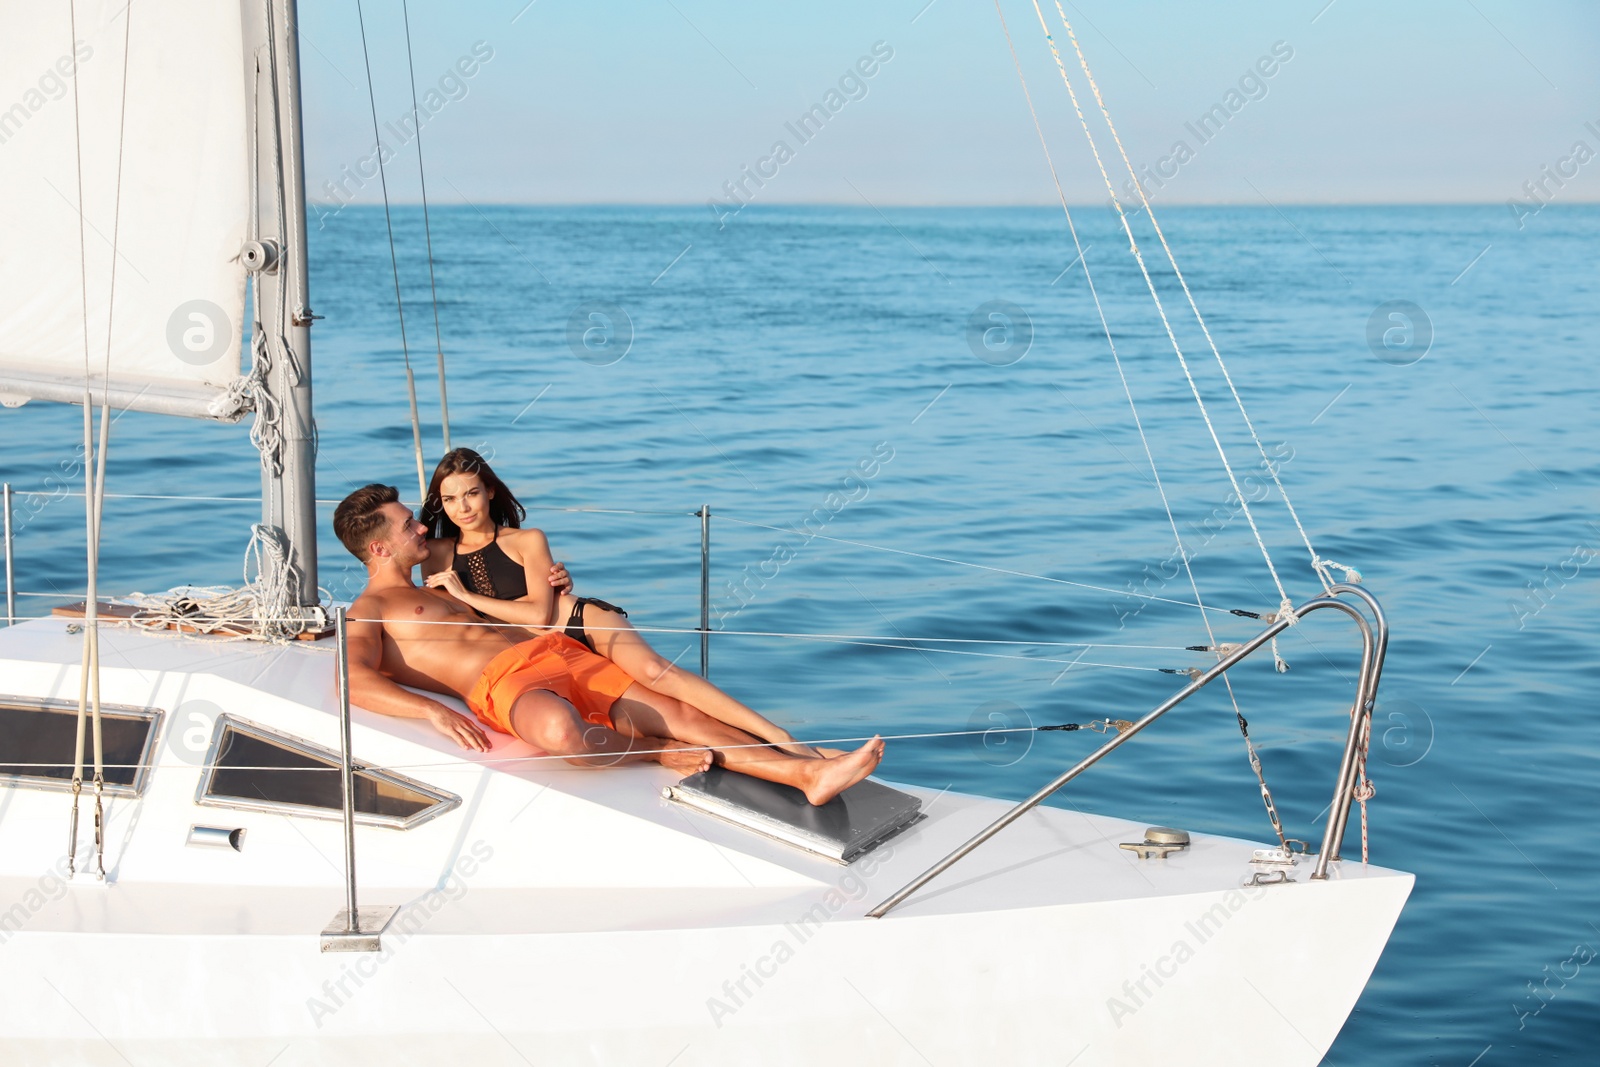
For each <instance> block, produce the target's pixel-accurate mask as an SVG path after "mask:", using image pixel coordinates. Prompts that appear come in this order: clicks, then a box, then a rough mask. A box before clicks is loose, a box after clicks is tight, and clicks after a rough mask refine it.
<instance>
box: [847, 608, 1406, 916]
mask: <svg viewBox="0 0 1600 1067" xmlns="http://www.w3.org/2000/svg"><path fill="white" fill-rule="evenodd" d="M1344 593H1353V594H1355V595H1356V596H1358V597H1359V598H1361V599H1362V600H1363V601H1365V602H1366V604H1367V605H1368V606H1369V607H1371V608H1372V610H1373V612H1374V613H1375V617H1376V622H1377V630H1378V632H1377V634H1374V632H1373V627H1372V626H1370V625H1368V622H1367V618H1366V616H1365V615H1363V614H1362V613H1361V612H1360V611H1359V610H1357V609H1356V608H1354V607H1352V606H1350V605H1349V604H1346V603H1345V602H1344V601H1342V600H1339V599H1337V597H1338V596H1339V595H1341V594H1344ZM1321 608H1333V609H1335V610H1337V611H1342V612H1344V613H1345V614H1346V615H1349V616H1350V617H1351V618H1352V619H1354V620H1355V623H1356V626H1357V627H1358V628H1359V629H1360V631H1361V676H1360V678H1359V679H1358V680H1357V682H1356V699H1355V702H1354V704H1353V705H1352V707H1351V709H1350V732H1349V736H1348V737H1347V739H1346V741H1345V750H1344V756H1343V758H1342V759H1341V761H1340V764H1339V775H1338V779H1337V781H1336V782H1335V785H1334V790H1335V792H1334V802H1333V804H1332V806H1331V808H1330V810H1329V813H1328V828H1327V831H1326V832H1325V833H1324V835H1323V848H1322V852H1321V854H1320V855H1319V856H1318V857H1317V865H1316V869H1315V870H1314V871H1313V873H1312V875H1311V877H1312V878H1313V879H1325V878H1327V876H1328V862H1329V860H1330V859H1334V858H1337V857H1336V856H1335V855H1334V852H1335V851H1336V850H1337V849H1338V847H1339V843H1340V842H1341V841H1342V840H1343V837H1344V821H1345V820H1346V819H1348V818H1349V815H1350V801H1351V791H1352V789H1353V787H1354V776H1355V774H1356V769H1357V759H1356V749H1357V747H1358V746H1359V744H1360V741H1361V737H1362V732H1363V731H1362V726H1363V721H1364V720H1365V721H1370V719H1371V715H1372V707H1373V703H1374V701H1375V700H1376V699H1377V693H1378V675H1379V673H1380V672H1381V670H1382V668H1383V656H1384V653H1385V652H1386V651H1387V647H1388V636H1389V629H1388V622H1387V620H1386V619H1385V617H1384V615H1383V610H1382V608H1380V607H1379V606H1378V602H1377V600H1376V599H1374V598H1373V596H1372V594H1370V593H1368V592H1367V591H1366V590H1364V589H1361V588H1360V587H1359V586H1349V585H1336V586H1333V587H1332V588H1331V589H1329V590H1328V592H1327V593H1326V594H1324V595H1323V596H1320V597H1317V598H1316V599H1314V600H1309V601H1307V602H1306V603H1304V604H1301V605H1300V606H1299V607H1297V608H1295V609H1294V617H1293V618H1281V619H1277V620H1275V621H1274V622H1273V624H1272V625H1271V626H1269V627H1267V628H1266V629H1265V630H1263V631H1262V632H1261V633H1259V634H1257V635H1256V636H1255V637H1253V638H1251V639H1250V640H1249V641H1246V642H1245V643H1244V644H1242V645H1240V646H1239V648H1237V649H1236V650H1234V651H1233V652H1231V653H1229V654H1228V655H1227V656H1226V657H1224V658H1223V659H1222V660H1220V661H1219V662H1218V663H1217V665H1216V666H1214V667H1212V668H1211V669H1210V670H1208V671H1206V672H1205V673H1204V674H1202V675H1201V676H1200V677H1198V678H1196V679H1195V680H1194V681H1192V682H1190V683H1189V684H1188V685H1187V686H1185V687H1184V688H1183V689H1181V690H1179V691H1178V692H1177V693H1175V694H1173V696H1171V697H1170V698H1168V699H1167V700H1166V701H1164V702H1163V703H1162V704H1160V705H1159V706H1158V707H1156V708H1155V709H1154V710H1153V711H1151V712H1150V713H1149V714H1148V715H1146V716H1145V717H1144V718H1142V719H1140V720H1139V721H1138V722H1136V723H1134V724H1133V725H1132V726H1131V727H1129V728H1128V729H1127V730H1125V731H1123V732H1122V733H1119V734H1118V735H1117V736H1116V737H1114V738H1112V739H1111V740H1110V741H1108V742H1106V743H1105V744H1104V745H1102V746H1101V747H1100V748H1098V749H1096V750H1095V751H1094V752H1092V753H1090V754H1089V755H1088V756H1086V757H1085V758H1084V759H1082V760H1080V761H1079V762H1078V764H1077V765H1076V766H1074V767H1073V768H1072V769H1071V770H1068V771H1066V772H1065V773H1064V774H1062V775H1060V776H1059V777H1058V778H1056V779H1055V780H1054V781H1052V782H1051V783H1050V784H1049V785H1046V786H1045V787H1044V788H1043V789H1040V790H1039V791H1038V792H1037V793H1035V794H1033V796H1031V797H1029V798H1028V799H1027V800H1024V801H1022V802H1021V803H1020V804H1018V805H1017V806H1016V807H1014V808H1012V809H1011V810H1010V811H1008V812H1006V813H1005V814H1004V815H1002V816H1000V818H998V819H996V820H995V821H994V822H992V823H990V824H989V825H988V826H986V827H985V828H984V829H982V830H981V831H979V832H978V833H977V834H976V835H975V836H973V837H972V838H971V839H970V840H968V841H967V842H966V843H965V844H963V845H961V846H960V847H959V848H957V849H956V850H955V851H954V852H951V853H950V854H949V855H948V856H946V857H945V858H944V859H942V860H940V861H939V862H938V863H936V864H934V865H933V866H932V867H930V868H929V869H928V870H926V871H924V872H923V873H922V874H920V875H918V876H917V877H916V878H914V879H912V881H911V882H910V883H908V884H907V885H906V886H905V887H904V888H902V889H901V890H900V891H899V892H897V893H895V894H894V895H893V896H891V897H889V898H888V899H887V900H885V901H884V902H883V903H881V904H879V905H878V906H877V907H875V908H873V909H872V910H871V911H869V912H867V916H868V917H869V918H873V919H881V918H883V916H885V915H887V914H888V913H889V911H890V910H891V909H892V908H895V907H897V906H898V905H900V904H901V903H903V902H904V901H905V900H906V899H907V898H908V897H910V896H911V895H912V894H913V893H915V892H916V891H917V890H919V889H921V888H922V887H923V886H925V885H927V884H928V883H929V882H931V881H933V880H934V879H935V878H937V877H938V876H939V875H941V874H943V873H944V872H945V871H947V870H949V869H950V868H951V867H953V866H954V865H955V864H956V863H958V862H959V861H960V860H961V859H963V858H964V857H965V856H967V855H968V854H969V853H970V852H972V851H973V850H974V849H976V848H977V847H978V846H979V845H981V844H983V843H984V842H985V841H987V840H989V839H990V838H991V837H993V836H994V835H995V834H997V833H999V832H1000V831H1001V830H1004V829H1005V828H1006V827H1007V826H1009V825H1011V824H1012V823H1013V822H1015V821H1016V820H1018V819H1020V818H1021V817H1022V816H1023V815H1026V814H1027V813H1028V812H1030V811H1032V810H1033V809H1034V808H1036V807H1038V806H1039V805H1040V804H1041V803H1043V802H1044V801H1045V800H1046V799H1047V798H1048V797H1049V796H1050V795H1051V794H1053V793H1055V792H1056V791H1057V790H1058V789H1060V788H1061V787H1062V786H1064V785H1066V784H1067V783H1068V782H1070V781H1072V779H1074V778H1076V777H1077V776H1078V775H1080V774H1082V773H1083V772H1084V771H1086V770H1088V769H1089V768H1090V767H1092V766H1094V765H1095V764H1096V763H1098V762H1100V760H1102V759H1104V758H1105V757H1106V756H1108V755H1110V754H1111V752H1112V751H1113V750H1115V749H1116V748H1118V747H1120V746H1121V745H1122V744H1123V743H1124V742H1127V741H1129V740H1131V739H1132V738H1133V737H1134V735H1136V734H1137V733H1139V732H1140V731H1141V730H1143V729H1144V728H1145V727H1146V726H1149V725H1150V724H1151V723H1153V722H1155V721H1156V720H1157V719H1159V718H1161V716H1163V715H1165V714H1166V713H1167V712H1169V711H1171V710H1172V709H1173V708H1175V707H1177V706H1178V705H1179V704H1181V703H1183V702H1184V701H1185V700H1187V699H1189V697H1191V696H1193V695H1194V694H1195V693H1197V692H1199V691H1200V690H1201V689H1203V688H1205V687H1206V686H1207V685H1208V684H1210V683H1211V682H1213V681H1215V680H1216V679H1217V678H1219V677H1221V676H1222V675H1223V674H1225V673H1226V672H1227V671H1228V669H1229V668H1231V667H1232V666H1233V665H1234V664H1236V663H1238V662H1240V661H1241V660H1243V659H1245V658H1246V657H1247V656H1249V655H1250V654H1251V653H1252V652H1254V651H1256V650H1257V649H1259V648H1260V647H1261V646H1262V645H1265V644H1267V643H1268V642H1269V641H1271V640H1272V639H1273V638H1274V637H1277V636H1278V635H1279V634H1281V633H1283V631H1284V630H1287V629H1288V628H1289V627H1290V626H1291V625H1293V623H1294V622H1295V621H1297V620H1299V619H1303V618H1305V616H1306V615H1308V614H1310V613H1311V612H1313V611H1317V610H1319V609H1321Z"/></svg>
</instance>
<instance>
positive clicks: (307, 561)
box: [240, 0, 318, 608]
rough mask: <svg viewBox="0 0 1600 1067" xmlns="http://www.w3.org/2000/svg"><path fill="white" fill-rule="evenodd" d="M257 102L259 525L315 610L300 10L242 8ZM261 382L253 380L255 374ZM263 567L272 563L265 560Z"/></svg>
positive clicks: (271, 0)
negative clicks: (279, 549)
mask: <svg viewBox="0 0 1600 1067" xmlns="http://www.w3.org/2000/svg"><path fill="white" fill-rule="evenodd" d="M240 7H241V12H240V13H241V17H242V21H243V29H244V50H245V56H244V58H245V74H246V80H247V85H248V87H249V93H250V98H251V132H250V151H251V162H252V167H251V170H252V173H253V177H254V187H253V189H252V193H251V208H252V211H251V220H250V240H248V241H247V242H246V243H245V246H244V250H243V251H242V252H241V255H240V258H241V260H242V262H243V263H244V265H245V267H246V269H247V270H249V271H250V281H251V293H252V295H253V298H254V327H253V330H252V331H251V334H252V336H251V351H252V354H253V360H254V366H255V369H256V371H260V370H261V368H263V367H264V369H265V373H261V374H259V377H258V378H257V384H256V390H257V392H258V399H257V402H256V405H255V408H256V425H255V427H254V428H253V429H252V431H251V439H252V440H253V441H255V443H256V445H257V447H258V448H259V449H260V450H261V523H262V525H263V526H264V527H266V528H267V529H266V530H265V531H263V534H264V536H265V537H266V538H268V539H272V540H276V541H277V542H278V543H279V544H280V545H281V546H282V547H283V549H284V555H285V562H286V564H287V570H288V573H287V575H286V576H285V578H286V580H287V584H288V589H287V594H288V601H289V604H290V605H291V606H293V607H302V608H307V607H314V606H316V604H317V601H318V597H317V509H316V495H317V494H316V428H315V423H314V422H313V418H312V410H311V323H312V320H313V319H314V318H315V316H313V315H312V313H311V308H310V296H309V290H308V284H307V274H306V197H305V156H304V151H303V138H302V134H301V124H300V47H299V33H298V27H299V18H298V13H297V9H296V0H240ZM253 376H255V375H254V374H253ZM261 559H262V567H263V568H264V569H265V568H266V567H269V566H272V565H273V553H272V552H271V551H264V552H263V553H262V557H261Z"/></svg>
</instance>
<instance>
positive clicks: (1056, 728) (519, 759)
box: [6, 719, 1132, 774]
mask: <svg viewBox="0 0 1600 1067" xmlns="http://www.w3.org/2000/svg"><path fill="white" fill-rule="evenodd" d="M1119 724H1126V725H1132V724H1131V723H1128V721H1127V720H1126V719H1095V720H1092V721H1090V722H1087V723H1062V724H1059V725H1057V724H1053V723H1052V724H1051V725H1048V726H994V727H985V728H984V729H982V730H933V731H929V732H926V733H915V734H872V735H869V736H861V737H820V738H816V739H808V740H796V741H785V742H783V743H782V744H781V745H780V744H776V743H774V742H771V741H754V742H746V743H743V744H738V745H687V746H686V747H679V748H635V749H630V750H628V751H627V752H622V753H616V755H627V756H659V755H661V754H662V753H666V752H684V751H690V750H700V751H703V752H729V751H736V750H739V749H746V748H781V747H783V745H809V746H816V745H846V744H850V743H852V742H856V741H860V742H867V741H871V740H874V739H877V740H879V741H920V740H925V739H929V738H940V737H976V736H983V737H988V736H991V735H993V734H1031V733H1077V732H1082V731H1085V730H1087V731H1090V732H1092V733H1109V732H1111V731H1113V730H1116V731H1117V732H1119V733H1120V732H1121V730H1120V729H1119V728H1118V727H1119ZM517 740H521V739H520V738H517ZM524 744H526V742H524ZM603 755H604V754H602V756H603ZM568 758H570V757H567V756H553V755H551V754H549V753H542V754H540V755H537V756H500V757H497V758H494V759H481V760H465V759H463V760H456V761H453V762H449V763H444V762H437V763H385V764H381V765H380V764H375V763H362V762H360V761H357V763H356V767H355V770H356V773H357V774H364V773H369V774H382V773H385V772H393V771H423V770H449V769H452V768H455V769H458V770H473V769H475V768H478V767H483V766H487V765H490V764H499V763H537V762H541V761H544V760H566V759H568ZM589 758H590V759H594V758H595V757H593V756H591V757H589ZM6 766H8V767H59V766H61V764H60V763H43V762H40V763H15V762H10V763H7V764H6ZM106 766H107V768H108V769H111V770H136V771H137V770H162V769H165V768H181V767H187V768H189V769H190V770H193V769H194V766H193V764H189V763H183V762H178V763H110V764H107V765H106ZM227 769H228V770H230V771H259V772H270V771H280V772H285V773H289V774H315V773H317V772H319V771H320V772H324V773H329V774H338V773H342V771H343V768H341V767H337V766H334V767H285V766H283V765H282V764H276V765H271V764H261V765H258V766H253V767H251V766H236V765H234V764H231V763H230V764H228V765H227Z"/></svg>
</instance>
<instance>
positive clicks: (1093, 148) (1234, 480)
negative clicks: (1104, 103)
mask: <svg viewBox="0 0 1600 1067" xmlns="http://www.w3.org/2000/svg"><path fill="white" fill-rule="evenodd" d="M1032 3H1033V10H1034V14H1036V15H1037V16H1038V18H1039V28H1040V29H1041V30H1043V31H1044V38H1045V41H1046V42H1047V43H1048V44H1049V46H1050V55H1051V57H1052V58H1054V60H1055V64H1056V69H1057V70H1058V71H1060V72H1061V82H1062V84H1063V85H1065V86H1066V88H1067V95H1068V96H1069V97H1070V98H1071V100H1072V109H1073V111H1074V112H1076V113H1077V116H1078V122H1079V124H1080V125H1081V126H1082V127H1083V135H1084V137H1085V138H1086V139H1087V140H1088V142H1089V151H1090V152H1091V153H1092V154H1093V156H1094V161H1095V166H1096V167H1098V168H1099V170H1100V178H1101V180H1102V181H1104V182H1105V186H1106V192H1107V193H1108V194H1110V196H1111V206H1112V207H1113V208H1115V209H1116V212H1117V220H1118V221H1119V222H1120V223H1121V224H1122V230H1123V233H1125V234H1126V235H1127V237H1128V250H1129V251H1130V252H1132V253H1133V258H1134V260H1135V262H1137V263H1138V264H1139V273H1140V274H1142V275H1143V276H1144V283H1145V287H1146V288H1147V289H1149V291H1150V298H1151V300H1153V301H1154V302H1155V307H1156V314H1157V315H1158V316H1160V318H1161V325H1162V327H1163V328H1164V329H1165V330H1166V333H1167V339H1168V340H1169V341H1171V342H1172V350H1173V352H1174V353H1175V354H1176V355H1177V357H1178V365H1179V366H1180V367H1182V368H1183V376H1184V378H1185V379H1186V380H1187V381H1188V383H1189V391H1190V392H1191V393H1193V394H1194V400H1195V404H1196V405H1197V406H1198V407H1199V409H1200V417H1201V418H1202V419H1203V420H1204V421H1205V424H1206V431H1207V432H1208V433H1209V434H1210V435H1211V442H1212V444H1214V445H1215V446H1216V449H1217V456H1218V458H1219V459H1221V461H1222V469H1223V470H1224V471H1225V472H1226V473H1227V475H1228V482H1229V484H1230V485H1232V486H1233V492H1234V495H1235V496H1237V497H1238V499H1239V509H1240V511H1241V512H1242V513H1243V514H1244V517H1245V521H1246V522H1248V523H1249V524H1250V532H1251V534H1252V535H1253V536H1254V537H1255V540H1256V546H1257V547H1258V548H1260V549H1261V558H1262V559H1263V560H1265V561H1266V564H1267V571H1268V572H1269V573H1270V574H1271V575H1272V584H1273V585H1275V586H1276V587H1277V589H1278V596H1279V606H1280V608H1281V610H1283V611H1285V612H1288V613H1290V615H1291V617H1292V609H1293V606H1294V605H1293V601H1291V600H1290V599H1289V594H1288V592H1287V591H1286V590H1285V589H1284V587H1283V581H1282V579H1280V578H1279V577H1278V568H1277V567H1276V566H1274V565H1273V563H1272V553H1270V552H1268V551H1267V545H1266V542H1265V541H1264V540H1262V537H1261V531H1260V529H1259V528H1258V527H1257V526H1256V519H1255V515H1254V514H1253V513H1252V512H1251V511H1250V504H1249V502H1248V501H1247V500H1246V499H1245V495H1244V490H1243V489H1241V488H1240V487H1239V479H1238V477H1237V476H1236V475H1235V474H1234V472H1233V465H1232V464H1231V463H1229V462H1228V453H1227V450H1226V449H1224V448H1223V447H1222V439H1221V438H1220V437H1219V436H1217V429H1216V427H1215V426H1214V425H1212V422H1211V413H1210V411H1208V410H1207V408H1206V403H1205V399H1204V398H1203V397H1202V396H1201V395H1200V386H1199V385H1198V384H1197V383H1196V382H1195V380H1194V374H1193V373H1192V372H1191V371H1190V369H1189V361H1188V359H1186V358H1185V357H1184V354H1183V346H1182V345H1180V344H1179V343H1178V336H1177V334H1176V333H1174V332H1173V330H1172V323H1171V322H1169V321H1168V319H1167V310H1166V308H1165V307H1164V306H1163V305H1162V303H1161V294H1160V293H1159V292H1157V290H1156V285H1155V280H1154V279H1153V278H1151V277H1150V268H1149V267H1148V266H1147V265H1146V264H1145V261H1144V253H1143V252H1141V251H1140V250H1139V241H1138V239H1137V238H1135V237H1134V235H1133V227H1132V226H1130V225H1129V224H1128V217H1127V214H1126V213H1125V212H1124V211H1123V210H1122V201H1121V200H1120V199H1118V197H1117V191H1116V189H1115V187H1113V186H1112V184H1111V175H1110V173H1109V172H1107V170H1106V165H1105V161H1104V160H1103V159H1102V158H1101V157H1100V148H1099V146H1098V145H1097V144H1096V143H1095V140H1094V134H1093V133H1091V132H1090V130H1089V120H1088V118H1087V117H1085V115H1084V113H1083V107H1082V105H1081V104H1079V102H1078V93H1077V90H1075V89H1073V87H1072V79H1071V78H1069V77H1068V76H1067V66H1066V64H1065V63H1064V62H1062V59H1061V52H1060V50H1059V49H1057V48H1056V41H1055V38H1054V37H1053V36H1051V34H1050V26H1049V24H1048V23H1047V22H1046V21H1045V17H1044V11H1043V10H1041V9H1040V7H1039V0H1032Z"/></svg>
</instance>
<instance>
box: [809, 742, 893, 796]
mask: <svg viewBox="0 0 1600 1067" xmlns="http://www.w3.org/2000/svg"><path fill="white" fill-rule="evenodd" d="M881 759H883V739H882V738H878V737H874V738H873V739H872V740H871V741H868V742H867V743H866V744H864V745H862V746H861V747H860V748H858V749H856V750H855V751H854V752H847V753H845V754H844V755H842V756H834V757H833V758H831V759H824V760H818V761H817V762H816V763H813V764H811V765H810V766H811V767H814V768H815V772H814V774H813V776H812V779H811V784H809V785H807V786H805V787H804V788H805V794H806V799H807V800H809V801H811V803H812V804H815V805H818V806H820V805H823V804H826V803H827V802H828V801H830V800H832V799H833V798H834V797H836V796H838V795H839V794H840V793H843V792H844V791H845V790H846V789H849V788H850V787H851V786H853V785H855V784H856V783H857V782H859V781H861V780H862V779H863V778H865V777H866V776H867V775H869V774H871V773H872V772H873V771H874V770H876V769H877V767H878V761H879V760H881Z"/></svg>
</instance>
